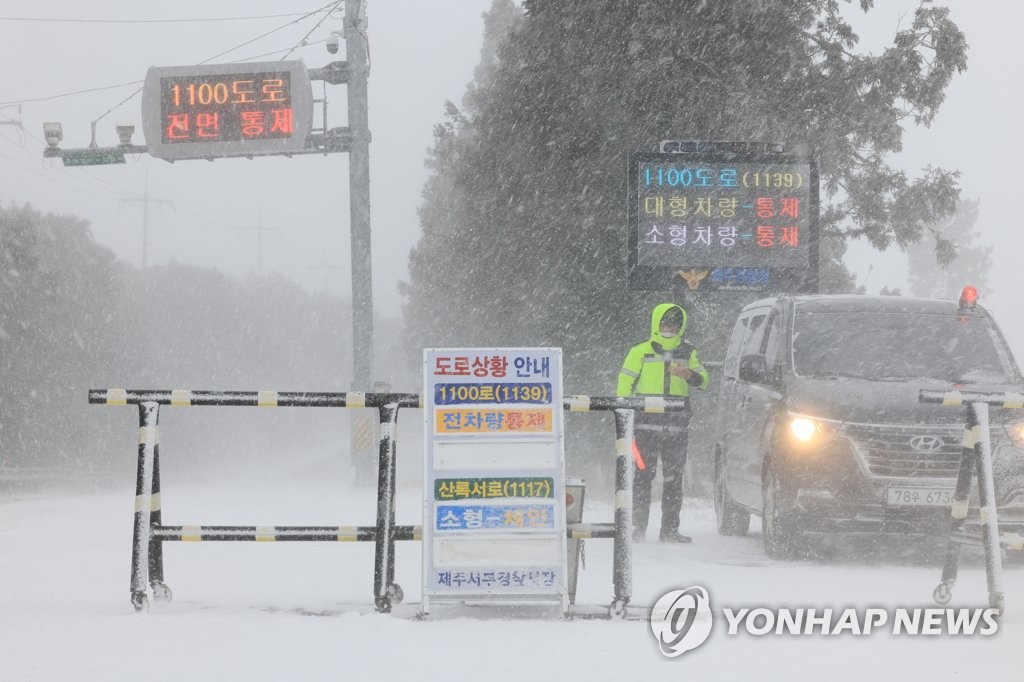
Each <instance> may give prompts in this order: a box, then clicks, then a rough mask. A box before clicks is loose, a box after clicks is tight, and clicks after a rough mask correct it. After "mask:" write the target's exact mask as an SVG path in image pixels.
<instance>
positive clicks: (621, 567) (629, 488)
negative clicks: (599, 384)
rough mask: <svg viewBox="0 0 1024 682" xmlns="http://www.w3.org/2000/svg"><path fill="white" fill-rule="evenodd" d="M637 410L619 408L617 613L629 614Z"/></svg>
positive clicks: (615, 556)
mask: <svg viewBox="0 0 1024 682" xmlns="http://www.w3.org/2000/svg"><path fill="white" fill-rule="evenodd" d="M632 446H633V410H627V409H616V410H615V539H614V546H613V550H612V556H613V559H612V583H613V585H614V589H615V597H614V599H613V601H612V606H611V613H612V615H613V616H618V617H623V618H624V617H625V616H626V606H627V605H628V604H629V600H630V598H631V597H632V596H633V459H632V452H633V451H632Z"/></svg>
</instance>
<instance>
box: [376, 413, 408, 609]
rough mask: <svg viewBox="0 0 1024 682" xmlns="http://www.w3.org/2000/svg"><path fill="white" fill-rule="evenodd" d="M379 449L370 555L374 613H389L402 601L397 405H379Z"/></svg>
mask: <svg viewBox="0 0 1024 682" xmlns="http://www.w3.org/2000/svg"><path fill="white" fill-rule="evenodd" d="M378 409H379V410H380V432H381V437H380V450H379V454H378V457H377V537H376V550H375V552H374V570H373V598H374V604H375V606H376V608H377V611H378V612H380V613H390V612H391V604H392V601H396V602H400V601H401V600H402V596H403V595H402V593H401V588H399V587H398V586H397V585H395V584H394V580H395V473H396V465H395V433H396V429H397V426H398V403H397V402H396V403H387V404H384V405H381V406H380V407H379V408H378Z"/></svg>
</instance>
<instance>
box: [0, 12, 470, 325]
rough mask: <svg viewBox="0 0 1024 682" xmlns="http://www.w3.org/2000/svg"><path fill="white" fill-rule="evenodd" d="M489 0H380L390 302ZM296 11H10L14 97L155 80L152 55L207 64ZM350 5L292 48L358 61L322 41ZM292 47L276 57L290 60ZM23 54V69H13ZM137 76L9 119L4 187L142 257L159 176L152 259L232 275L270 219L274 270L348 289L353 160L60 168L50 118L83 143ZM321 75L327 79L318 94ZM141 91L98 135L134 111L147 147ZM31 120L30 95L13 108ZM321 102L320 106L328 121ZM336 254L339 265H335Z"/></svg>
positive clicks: (383, 219)
mask: <svg viewBox="0 0 1024 682" xmlns="http://www.w3.org/2000/svg"><path fill="white" fill-rule="evenodd" d="M324 4H326V0H310V2H308V3H306V4H296V3H287V4H286V3H280V2H269V1H268V0H254V1H247V2H239V1H237V0H233V1H230V2H219V3H216V4H214V5H211V4H210V3H205V2H196V1H195V0H184V1H181V2H177V3H174V4H173V5H168V4H166V3H155V2H152V1H149V0H144V1H143V2H123V1H120V0H117V1H113V2H111V1H105V2H103V3H99V4H93V5H89V6H86V5H81V4H80V3H73V2H66V1H58V2H50V3H46V4H43V5H40V4H39V3H33V2H22V1H9V2H5V3H4V10H3V12H2V13H0V14H2V15H3V16H6V17H42V18H51V19H57V18H62V19H63V18H82V19H84V18H88V19H156V18H204V17H240V16H259V15H274V14H284V13H297V12H304V11H307V10H313V9H316V8H318V7H320V6H322V5H324ZM489 5H490V0H435V1H432V2H429V3H428V2H421V1H419V0H377V1H375V0H369V2H368V22H369V27H368V28H369V30H368V35H369V41H370V56H371V62H372V63H371V72H370V84H369V96H370V127H371V130H372V133H373V143H372V145H371V152H370V153H371V193H372V196H371V203H372V227H373V232H374V238H373V249H374V263H373V268H374V279H375V298H376V301H375V302H376V303H379V305H380V306H381V308H380V310H381V312H385V313H386V312H387V309H388V308H390V309H391V310H394V309H395V308H396V306H397V305H398V301H399V298H398V295H397V291H396V281H397V279H398V278H399V277H402V276H404V273H405V271H406V260H407V256H408V251H409V248H410V247H411V246H412V245H413V244H414V243H415V240H416V236H417V234H418V221H417V217H416V206H418V204H419V203H420V190H421V188H422V185H423V181H424V179H425V177H426V170H425V168H424V165H423V164H424V157H425V151H426V149H427V148H428V147H429V146H430V145H431V140H432V128H433V125H434V123H436V122H438V121H440V120H441V116H442V113H443V111H444V107H443V104H444V100H445V99H452V100H454V101H459V100H460V99H461V97H462V95H463V93H464V91H465V87H466V84H467V83H468V82H469V81H470V79H471V78H472V75H473V68H474V67H475V65H476V64H477V62H478V60H479V52H480V44H481V39H482V27H483V22H482V20H481V14H482V12H484V11H485V10H486V9H487V7H489ZM322 16H323V15H322V14H321V15H318V17H317V18H313V19H307V20H305V21H302V22H301V23H299V24H296V25H293V26H290V27H288V28H286V29H284V30H281V31H278V32H276V33H273V34H272V35H270V36H268V37H266V38H263V39H261V40H259V41H256V42H254V43H252V44H251V45H247V46H246V47H243V48H241V49H239V50H236V51H233V52H230V53H229V54H227V55H224V56H223V57H222V58H219V59H216V60H214V62H213V63H223V62H228V61H235V60H244V59H247V58H249V57H255V56H258V55H262V54H264V53H267V52H272V51H276V50H287V49H288V48H291V47H292V46H294V45H295V44H296V43H298V42H299V40H300V39H301V38H302V37H303V36H304V35H305V34H306V33H307V32H308V31H310V30H311V29H312V28H313V26H314V25H315V23H316V22H317V21H318V20H319V17H322ZM290 21H293V18H276V19H265V20H259V21H255V20H253V21H234V22H206V23H152V24H124V23H118V24H97V23H63V22H11V21H4V22H0V26H2V28H3V35H4V40H3V41H0V60H2V63H4V64H5V65H8V66H7V67H5V69H4V75H3V76H2V77H0V102H9V101H13V100H19V99H29V98H39V97H46V96H51V95H55V94H61V93H66V92H74V91H78V90H84V89H90V88H98V87H103V86H107V85H113V84H120V83H129V82H132V81H141V80H142V79H144V78H145V74H146V69H147V68H148V67H149V66H151V65H153V66H175V65H187V64H194V63H198V62H201V61H204V60H207V59H209V58H210V57H213V56H214V55H217V54H218V53H220V52H223V51H225V50H228V49H230V48H232V47H235V46H236V45H239V44H242V43H244V42H246V41H248V40H250V39H252V38H254V37H256V36H259V35H261V34H263V33H266V32H268V31H271V30H272V29H275V28H277V27H279V26H282V25H285V24H287V23H288V22H290ZM341 27H342V26H341V14H340V13H339V14H338V15H337V18H335V19H328V20H327V21H325V22H324V23H323V24H322V25H321V26H320V27H319V28H318V29H316V30H315V31H313V33H312V34H311V35H310V36H309V39H308V40H309V41H310V42H314V41H315V44H312V45H309V46H306V47H302V48H299V49H297V50H296V51H295V52H294V53H293V54H292V55H291V56H290V57H289V59H296V58H299V59H303V60H304V61H305V63H306V65H307V66H308V67H319V66H323V65H324V64H326V63H327V62H329V61H332V60H336V59H343V58H344V45H342V48H341V50H340V51H339V53H338V54H336V55H330V54H328V52H327V50H326V49H325V46H324V44H323V42H322V41H323V40H324V39H326V38H327V37H328V35H329V34H330V31H331V30H340V29H341ZM282 56H283V53H279V54H272V55H268V56H266V57H262V58H261V60H263V61H275V60H278V59H281V57H282ZM14 65H20V66H14ZM138 87H140V86H139V85H132V86H127V87H122V88H117V89H112V90H105V91H102V92H97V93H89V94H82V95H77V96H74V97H64V98H59V99H53V100H48V101H41V102H31V103H26V104H24V105H23V106H22V111H21V119H22V121H23V122H24V126H25V132H24V134H22V133H21V132H20V131H18V130H17V129H16V128H14V127H12V126H7V125H5V126H0V136H2V137H3V138H5V139H0V155H2V156H0V200H2V201H3V202H4V203H5V204H6V203H9V202H10V201H17V202H19V203H23V202H31V203H32V204H33V206H34V207H35V208H37V209H39V210H42V211H44V212H57V213H74V214H76V215H79V216H81V217H83V218H86V219H88V220H89V221H90V222H91V224H92V229H93V233H94V234H95V235H96V238H97V239H98V240H99V241H100V242H101V243H103V244H106V245H108V246H110V247H111V248H112V249H113V250H114V251H115V252H116V253H117V255H119V256H120V257H122V258H125V259H127V260H128V261H130V262H132V263H134V264H136V265H138V264H140V263H141V259H142V236H141V225H142V217H143V207H142V204H141V203H140V202H138V201H129V202H126V201H123V200H121V199H119V197H129V198H133V199H139V198H141V197H142V195H143V188H144V184H145V179H146V176H147V174H148V180H149V194H150V196H151V198H153V199H167V200H170V202H172V203H151V204H150V212H149V230H148V234H149V250H148V261H149V262H150V263H166V262H168V261H170V260H171V259H172V258H176V259H177V260H178V261H179V262H183V263H194V264H198V265H209V266H217V267H219V268H221V269H223V270H225V271H227V272H229V273H232V274H234V275H245V274H247V273H255V270H256V267H257V238H256V231H255V230H253V229H252V228H254V227H255V226H256V225H257V221H258V220H259V221H261V222H262V224H263V225H264V226H268V227H274V228H278V229H279V230H280V232H265V233H264V241H263V244H264V248H263V259H262V260H263V269H264V271H265V272H266V271H276V272H279V273H281V274H283V275H285V276H287V277H289V278H291V279H294V280H296V281H299V282H301V283H302V284H303V285H304V286H306V288H308V289H311V290H323V288H324V286H325V285H326V286H328V287H329V288H330V291H331V292H332V293H339V292H343V293H347V292H348V291H349V289H350V278H351V270H350V264H349V250H348V242H349V232H348V229H349V227H348V222H349V221H348V210H349V208H348V159H347V156H346V155H344V154H333V155H330V156H326V157H325V156H306V157H297V158H292V159H285V158H270V157H267V158H259V159H255V160H246V159H221V160H217V161H215V162H212V163H211V162H207V161H181V162H177V163H175V164H169V163H167V162H165V161H160V160H157V159H153V158H151V157H148V156H142V157H139V158H137V159H129V160H128V163H127V164H126V165H123V166H115V165H111V166H94V167H87V168H69V169H65V168H63V167H62V165H61V163H60V162H59V160H56V161H54V162H51V161H46V162H44V161H43V159H42V149H43V147H44V143H43V141H42V123H43V121H61V122H62V123H63V126H64V142H63V146H64V147H65V148H71V147H85V146H88V144H89V141H90V126H89V124H90V122H91V121H93V120H95V119H96V118H98V117H100V116H101V115H103V114H104V113H105V112H106V111H107V110H109V109H110V108H111V107H114V106H115V105H117V104H118V103H119V102H121V101H122V100H124V99H125V98H126V97H128V96H129V95H131V94H132V93H133V92H134V91H135V90H136V89H137V88H138ZM322 94H323V89H322V85H321V84H320V83H319V82H318V83H314V97H321V96H322ZM327 97H328V99H329V109H328V120H329V125H330V126H344V125H346V119H347V116H346V103H345V102H346V99H345V86H343V85H339V86H327ZM140 101H141V96H140V95H136V96H135V97H134V98H132V99H131V100H129V101H128V102H127V103H126V104H124V105H123V106H121V107H119V108H117V109H116V110H115V111H113V112H112V113H110V114H107V115H106V116H105V117H104V118H103V119H102V120H100V121H99V123H98V124H97V142H98V144H99V145H100V146H106V145H114V144H116V140H117V138H116V135H115V133H114V125H115V123H117V122H119V121H122V120H128V121H134V122H135V124H136V126H137V130H136V134H135V138H134V142H135V143H136V144H143V143H144V140H143V139H142V133H141V120H140V119H141V113H140V110H141V106H140ZM0 114H2V115H3V117H4V118H0V120H5V119H6V118H17V117H18V110H17V107H10V106H5V107H3V108H0ZM319 114H320V110H319V108H318V109H317V112H316V116H317V117H318V120H319ZM325 266H326V267H327V269H326V270H325V269H324V268H325Z"/></svg>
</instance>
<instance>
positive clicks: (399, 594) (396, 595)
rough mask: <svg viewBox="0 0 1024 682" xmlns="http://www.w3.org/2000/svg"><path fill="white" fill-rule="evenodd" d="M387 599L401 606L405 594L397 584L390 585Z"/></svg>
mask: <svg viewBox="0 0 1024 682" xmlns="http://www.w3.org/2000/svg"><path fill="white" fill-rule="evenodd" d="M387 594H388V598H389V599H391V601H393V602H394V603H396V604H401V603H402V600H403V599H405V592H404V591H403V590H402V586H401V585H399V584H398V583H391V584H390V585H389V586H388V593H387Z"/></svg>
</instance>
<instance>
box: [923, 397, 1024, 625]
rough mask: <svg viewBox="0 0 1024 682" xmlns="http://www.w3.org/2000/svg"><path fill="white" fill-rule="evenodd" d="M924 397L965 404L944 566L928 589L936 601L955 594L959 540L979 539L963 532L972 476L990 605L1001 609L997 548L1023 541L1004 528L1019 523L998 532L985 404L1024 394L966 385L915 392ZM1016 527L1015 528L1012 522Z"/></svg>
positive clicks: (1017, 401)
mask: <svg viewBox="0 0 1024 682" xmlns="http://www.w3.org/2000/svg"><path fill="white" fill-rule="evenodd" d="M918 400H919V401H920V402H922V403H941V404H942V405H953V406H962V405H965V404H966V405H967V424H966V426H965V428H964V441H963V449H962V450H961V451H960V467H959V470H958V472H957V478H956V488H955V489H954V491H953V503H952V507H951V509H950V516H951V523H950V532H949V541H948V545H947V547H946V560H945V563H944V564H943V567H942V581H941V582H940V583H939V585H938V587H936V588H935V590H934V592H932V597H933V598H934V599H935V601H936V603H938V604H948V603H949V601H950V599H951V598H952V595H953V585H955V584H956V579H957V573H958V570H959V562H960V547H961V545H965V544H967V545H978V544H979V542H978V539H977V536H976V535H975V534H974V533H970V532H967V529H966V528H965V526H966V521H967V512H968V506H969V505H968V497H969V496H970V492H971V477H972V476H974V477H976V478H977V479H978V506H979V511H980V521H981V541H980V544H981V546H982V548H983V550H984V552H985V575H986V578H987V580H988V600H989V606H991V607H992V608H995V609H999V611H1000V613H1002V612H1003V610H1004V606H1005V603H1004V596H1003V587H1002V580H1003V579H1002V571H1003V566H1002V556H1001V554H1000V550H1001V549H1004V548H1006V549H1010V548H1013V549H1019V548H1020V547H1021V546H1022V543H1024V535H1022V534H1021V533H1020V532H1016V533H1013V532H1008V531H1009V529H1010V528H1016V527H1017V526H1020V525H1022V524H1020V523H1018V524H1014V525H1013V526H1008V527H1007V532H1004V533H1002V534H1001V533H1000V530H1001V529H1000V526H999V520H998V517H997V509H996V495H995V480H994V475H993V468H992V443H991V441H990V437H989V418H988V408H989V405H993V406H995V407H999V408H1024V395H1022V394H1020V393H1005V392H1001V393H980V392H968V391H936V390H922V391H921V392H920V393H919V395H918ZM1016 529H1017V530H1018V531H1019V530H1020V529H1019V528H1016Z"/></svg>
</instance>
